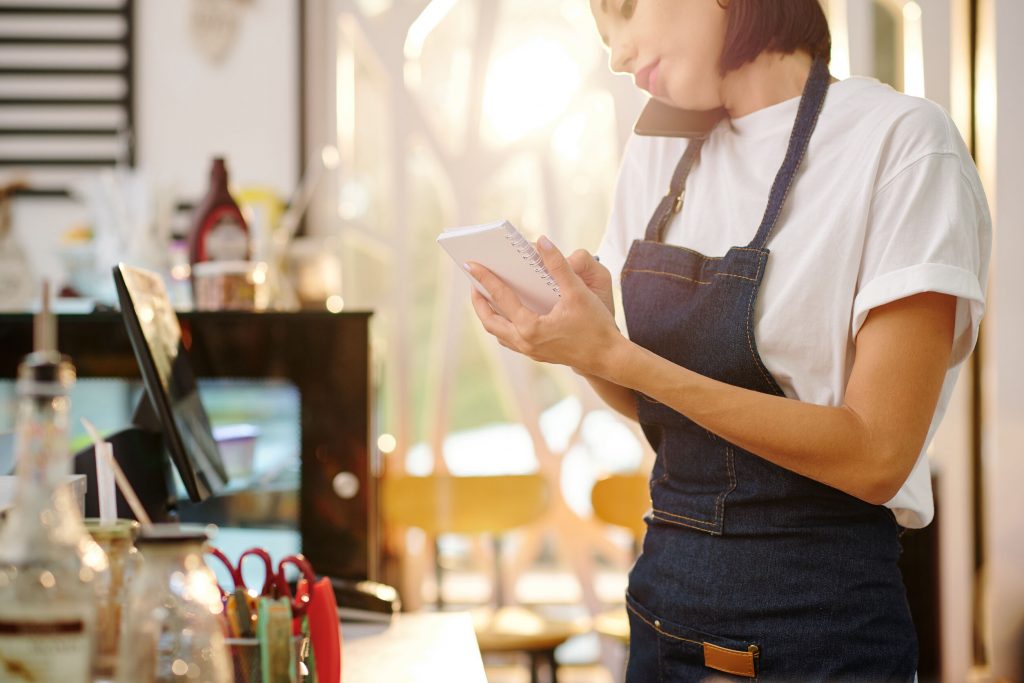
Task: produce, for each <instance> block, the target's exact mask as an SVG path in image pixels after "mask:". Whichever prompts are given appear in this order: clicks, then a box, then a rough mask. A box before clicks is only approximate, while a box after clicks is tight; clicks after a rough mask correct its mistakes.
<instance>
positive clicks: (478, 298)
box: [472, 288, 515, 341]
mask: <svg viewBox="0 0 1024 683" xmlns="http://www.w3.org/2000/svg"><path fill="white" fill-rule="evenodd" d="M472 302H473V310H474V311H476V317H478V318H480V322H481V323H483V326H484V329H485V330H487V331H488V332H489V333H491V334H493V335H494V336H495V337H497V338H498V341H504V340H505V339H512V337H513V335H514V334H515V327H514V326H513V325H512V323H510V322H509V321H508V320H506V319H505V318H503V317H502V316H500V315H498V313H496V312H495V310H494V308H492V307H491V303H490V302H489V301H488V300H487V299H486V298H485V297H484V295H483V294H481V293H480V292H478V291H476V289H475V288H473V290H472Z"/></svg>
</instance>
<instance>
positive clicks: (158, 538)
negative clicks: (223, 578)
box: [117, 524, 234, 683]
mask: <svg viewBox="0 0 1024 683" xmlns="http://www.w3.org/2000/svg"><path fill="white" fill-rule="evenodd" d="M206 540H207V535H206V530H205V529H203V528H200V527H179V526H177V525H171V524H166V525H165V524H159V525H154V526H153V527H152V528H149V529H143V530H142V533H140V534H139V537H138V539H137V541H136V545H137V546H138V549H139V552H140V553H141V555H142V563H141V569H140V571H139V574H138V576H137V577H136V578H135V580H134V581H133V582H132V586H131V589H130V591H129V600H128V611H127V614H126V615H125V623H124V625H123V627H122V638H121V648H120V655H119V658H118V663H117V680H118V681H119V682H120V683H171V682H175V683H179V682H180V683H185V682H186V681H202V682H203V683H233V681H234V673H233V671H232V667H231V659H230V655H229V653H228V649H227V645H226V644H225V642H224V633H223V630H222V628H223V627H222V623H221V618H220V614H221V613H222V612H223V605H222V603H221V599H220V592H219V590H218V588H217V582H216V579H215V578H214V576H213V572H211V571H210V570H209V569H208V568H207V566H206V564H205V563H204V562H203V556H202V553H203V544H204V543H205V542H206Z"/></svg>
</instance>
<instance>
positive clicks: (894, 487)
mask: <svg viewBox="0 0 1024 683" xmlns="http://www.w3.org/2000/svg"><path fill="white" fill-rule="evenodd" d="M918 454H919V451H914V452H911V451H910V449H907V448H894V449H892V450H891V451H889V452H888V453H885V454H883V455H882V456H881V457H877V455H876V457H875V458H872V460H874V462H873V464H872V466H871V467H869V468H866V474H867V476H866V477H865V478H864V480H863V482H862V484H863V490H862V491H860V492H859V495H858V496H857V497H858V498H860V499H861V500H863V501H865V502H867V503H871V504H872V505H885V504H886V503H888V502H889V501H890V500H892V499H893V498H895V497H896V494H897V493H899V491H900V489H901V488H903V484H904V483H906V481H907V477H909V476H910V472H911V470H912V469H914V463H915V462H917V456H918Z"/></svg>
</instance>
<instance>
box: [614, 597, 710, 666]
mask: <svg viewBox="0 0 1024 683" xmlns="http://www.w3.org/2000/svg"><path fill="white" fill-rule="evenodd" d="M626 608H627V609H629V611H630V612H632V613H633V614H635V615H636V618H637V619H639V620H640V621H642V622H644V623H645V624H647V625H648V626H650V627H651V628H652V629H654V630H655V631H656V632H657V633H660V634H661V635H663V636H665V637H667V638H672V639H674V640H681V641H683V642H684V643H693V644H694V645H701V646H703V643H700V642H698V641H696V640H690V639H689V638H683V637H682V636H677V635H674V634H671V633H666V632H665V631H662V630H661V629H660V628H659V627H657V626H655V625H654V624H652V623H651V622H649V621H647V617H645V616H644V615H642V614H640V613H639V612H637V611H636V608H635V607H633V606H632V605H630V604H629V603H628V602H627V603H626ZM658 649H659V652H658V655H659V658H660V656H661V652H660V649H661V648H658Z"/></svg>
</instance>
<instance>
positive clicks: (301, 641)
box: [224, 636, 313, 683]
mask: <svg viewBox="0 0 1024 683" xmlns="http://www.w3.org/2000/svg"><path fill="white" fill-rule="evenodd" d="M224 642H225V643H226V644H227V646H228V651H229V652H230V653H231V664H232V665H233V666H234V668H235V681H236V683H261V682H262V681H263V680H264V679H263V660H262V657H261V652H260V641H259V640H258V639H256V638H225V639H224ZM292 647H294V648H295V680H296V681H298V682H299V683H302V681H305V680H307V676H308V673H309V670H308V668H307V667H306V662H307V661H309V660H311V659H312V656H313V655H312V652H311V651H310V644H309V638H308V637H306V636H293V637H292Z"/></svg>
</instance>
